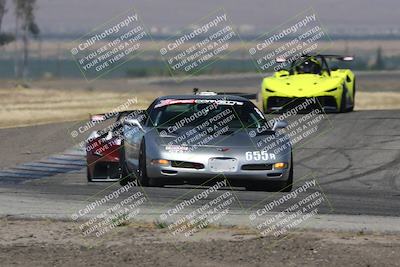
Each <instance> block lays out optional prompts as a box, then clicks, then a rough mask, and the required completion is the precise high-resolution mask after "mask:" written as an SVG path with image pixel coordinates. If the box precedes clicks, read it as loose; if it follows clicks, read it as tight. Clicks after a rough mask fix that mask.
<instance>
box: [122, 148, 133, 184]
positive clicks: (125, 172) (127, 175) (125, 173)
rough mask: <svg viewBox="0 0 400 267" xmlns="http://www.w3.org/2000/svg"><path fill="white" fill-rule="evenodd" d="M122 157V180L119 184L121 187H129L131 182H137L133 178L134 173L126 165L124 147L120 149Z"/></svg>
mask: <svg viewBox="0 0 400 267" xmlns="http://www.w3.org/2000/svg"><path fill="white" fill-rule="evenodd" d="M120 149H121V150H120V156H119V164H120V166H121V176H122V177H121V179H120V180H119V184H120V185H121V186H125V185H127V184H128V183H129V182H133V181H135V178H134V177H133V176H132V173H131V172H130V171H129V169H128V166H127V165H126V160H125V152H124V151H123V145H122V146H121V148H120Z"/></svg>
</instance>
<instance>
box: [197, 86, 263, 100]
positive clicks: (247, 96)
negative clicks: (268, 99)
mask: <svg viewBox="0 0 400 267" xmlns="http://www.w3.org/2000/svg"><path fill="white" fill-rule="evenodd" d="M193 94H194V95H235V96H241V97H244V98H247V99H258V94H257V93H255V94H253V93H239V92H210V91H203V92H200V91H199V89H198V88H193Z"/></svg>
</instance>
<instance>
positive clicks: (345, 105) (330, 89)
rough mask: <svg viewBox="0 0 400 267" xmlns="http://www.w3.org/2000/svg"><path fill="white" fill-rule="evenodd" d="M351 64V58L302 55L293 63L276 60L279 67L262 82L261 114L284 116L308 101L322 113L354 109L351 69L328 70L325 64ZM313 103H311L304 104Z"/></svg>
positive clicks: (354, 91) (280, 59)
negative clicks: (284, 113)
mask: <svg viewBox="0 0 400 267" xmlns="http://www.w3.org/2000/svg"><path fill="white" fill-rule="evenodd" d="M332 60H340V61H352V60H353V57H352V56H338V55H320V54H315V55H303V56H301V57H299V58H297V59H296V60H292V61H291V62H289V60H286V59H284V58H277V59H276V62H277V63H278V64H280V66H282V67H286V66H289V68H287V69H284V68H282V69H281V70H279V71H277V72H275V73H274V74H273V76H271V77H266V78H264V79H263V81H262V84H261V96H262V104H263V110H264V113H271V112H283V111H284V110H288V109H290V108H292V107H294V106H296V105H298V104H299V103H301V102H304V101H306V100H307V99H315V100H316V101H314V103H315V106H314V107H311V106H310V108H320V109H323V110H324V111H325V112H347V111H352V110H353V109H354V103H355V101H354V100H355V94H356V83H355V76H354V73H353V72H352V71H351V70H350V69H338V68H330V67H329V65H328V61H329V63H330V61H332ZM307 103H312V101H307Z"/></svg>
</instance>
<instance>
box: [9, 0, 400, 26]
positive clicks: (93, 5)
mask: <svg viewBox="0 0 400 267" xmlns="http://www.w3.org/2000/svg"><path fill="white" fill-rule="evenodd" d="M8 1H9V2H8V8H9V12H8V14H7V17H6V18H5V21H4V24H5V25H4V27H5V29H12V28H13V27H14V20H13V17H12V12H13V10H12V7H11V0H8ZM37 1H38V10H37V21H38V23H39V26H40V28H41V29H42V32H43V33H45V32H71V33H72V32H87V31H89V30H90V29H92V28H94V27H96V26H97V25H99V24H102V23H104V22H105V21H107V20H109V19H110V18H112V17H114V16H116V15H118V14H120V13H121V12H123V11H125V10H127V9H128V8H129V7H135V8H136V10H137V11H138V13H139V16H140V17H141V18H142V20H143V22H144V23H145V24H146V25H147V26H149V27H152V26H157V27H164V26H167V27H170V28H172V29H182V28H185V27H186V26H187V25H188V24H190V23H192V22H194V21H196V20H198V19H199V18H201V17H204V16H206V15H207V14H209V13H210V12H212V11H213V10H215V9H217V8H220V7H224V8H225V10H226V11H227V13H228V15H229V16H230V17H231V19H232V21H233V22H234V24H236V25H243V24H247V25H254V26H255V27H257V28H259V29H263V28H265V29H270V28H272V27H274V26H277V25H279V24H281V23H283V22H285V21H287V20H288V19H290V18H291V17H293V16H294V15H296V14H298V13H299V12H301V11H303V10H305V9H306V8H309V7H313V8H314V9H315V11H316V13H317V15H318V17H319V18H320V20H321V21H322V23H323V24H324V25H325V26H326V27H327V28H328V29H329V28H331V29H337V28H347V27H349V28H352V29H354V28H359V27H362V28H385V27H396V28H400V1H399V0H382V1H377V0H276V1H275V0H273V1H266V0H264V1H263V0H230V1H228V0H197V1H188V0H143V1H129V0H37Z"/></svg>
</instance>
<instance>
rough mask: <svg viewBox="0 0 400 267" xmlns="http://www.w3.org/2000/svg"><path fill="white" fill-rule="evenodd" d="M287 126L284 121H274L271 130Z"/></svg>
mask: <svg viewBox="0 0 400 267" xmlns="http://www.w3.org/2000/svg"><path fill="white" fill-rule="evenodd" d="M287 126H288V123H287V122H286V121H276V122H275V123H274V126H273V127H272V130H273V131H276V130H279V129H283V128H286V127H287Z"/></svg>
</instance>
